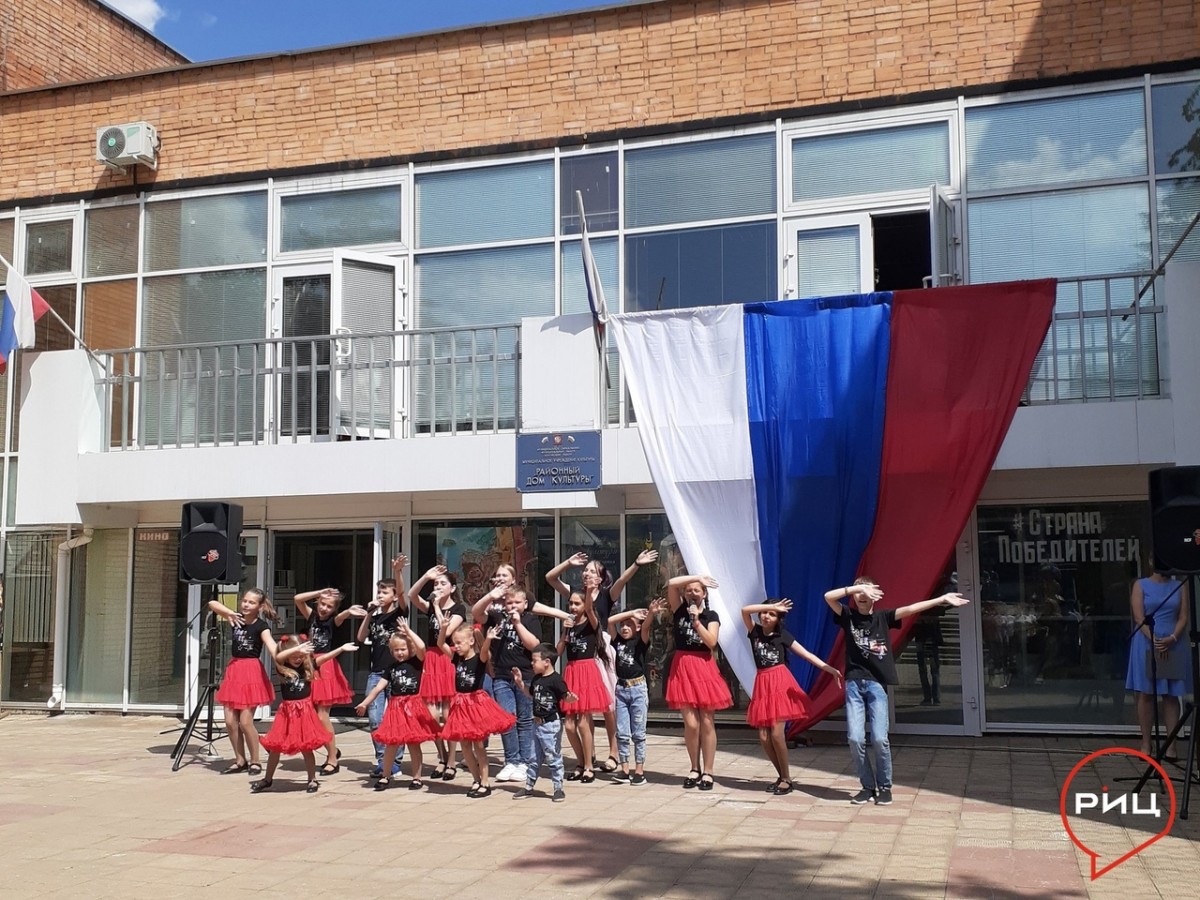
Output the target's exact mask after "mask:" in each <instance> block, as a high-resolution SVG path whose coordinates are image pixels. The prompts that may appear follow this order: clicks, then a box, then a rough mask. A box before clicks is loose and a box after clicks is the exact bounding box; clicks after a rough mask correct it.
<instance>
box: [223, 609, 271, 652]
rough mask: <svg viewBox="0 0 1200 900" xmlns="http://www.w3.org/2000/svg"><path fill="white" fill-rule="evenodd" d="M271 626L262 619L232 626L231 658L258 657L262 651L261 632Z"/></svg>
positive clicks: (268, 629)
mask: <svg viewBox="0 0 1200 900" xmlns="http://www.w3.org/2000/svg"><path fill="white" fill-rule="evenodd" d="M270 630H271V626H270V624H268V623H267V622H264V621H263V620H262V619H255V620H254V621H253V622H247V623H246V624H245V625H234V626H233V649H232V653H233V658H234V659H258V657H260V656H262V652H263V638H262V636H263V632H264V631H270Z"/></svg>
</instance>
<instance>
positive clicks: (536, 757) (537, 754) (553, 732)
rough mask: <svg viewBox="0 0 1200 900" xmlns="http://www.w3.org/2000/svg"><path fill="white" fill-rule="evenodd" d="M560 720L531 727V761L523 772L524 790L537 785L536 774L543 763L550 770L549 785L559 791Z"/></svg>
mask: <svg viewBox="0 0 1200 900" xmlns="http://www.w3.org/2000/svg"><path fill="white" fill-rule="evenodd" d="M562 736H563V722H562V719H555V720H554V721H553V722H543V723H542V724H541V725H534V726H533V761H532V762H530V764H529V768H528V769H526V770H525V790H527V791H532V790H533V786H534V785H535V784H537V780H538V772H539V771H540V770H541V768H542V764H543V763H545V764H546V765H547V766H548V767H549V769H550V783H551V784H552V785H554V790H556V791H561V790H562V786H563V758H562Z"/></svg>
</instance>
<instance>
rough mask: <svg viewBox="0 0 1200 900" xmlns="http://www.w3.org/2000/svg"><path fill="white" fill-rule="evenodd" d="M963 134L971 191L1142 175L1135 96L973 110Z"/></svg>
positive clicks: (1140, 112)
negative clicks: (964, 136) (965, 131)
mask: <svg viewBox="0 0 1200 900" xmlns="http://www.w3.org/2000/svg"><path fill="white" fill-rule="evenodd" d="M966 128H967V135H966V138H967V184H968V187H969V189H970V190H971V191H990V190H998V189H1001V188H1015V187H1035V186H1037V185H1052V184H1066V183H1070V182H1079V181H1097V180H1100V179H1107V178H1127V177H1135V176H1138V175H1145V174H1146V124H1145V110H1144V105H1143V94H1142V91H1140V90H1137V91H1123V92H1120V93H1111V94H1089V95H1086V96H1079V97H1064V98H1061V99H1054V100H1033V101H1027V102H1024V103H1005V104H1002V105H999V106H979V107H973V108H971V109H968V110H967V112H966Z"/></svg>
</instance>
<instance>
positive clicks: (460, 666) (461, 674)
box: [454, 653, 487, 694]
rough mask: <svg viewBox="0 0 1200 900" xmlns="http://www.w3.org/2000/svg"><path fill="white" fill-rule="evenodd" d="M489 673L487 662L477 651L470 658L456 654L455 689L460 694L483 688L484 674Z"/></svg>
mask: <svg viewBox="0 0 1200 900" xmlns="http://www.w3.org/2000/svg"><path fill="white" fill-rule="evenodd" d="M486 674H487V663H485V662H484V661H483V659H482V658H481V657H480V656H479V654H478V653H476V654H475V655H474V656H472V657H471V658H470V659H463V658H462V657H461V656H459V655H458V654H457V653H456V654H454V690H456V691H457V692H458V693H460V694H469V693H471V692H472V691H481V690H483V676H484V675H486Z"/></svg>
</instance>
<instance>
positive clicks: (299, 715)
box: [262, 697, 333, 755]
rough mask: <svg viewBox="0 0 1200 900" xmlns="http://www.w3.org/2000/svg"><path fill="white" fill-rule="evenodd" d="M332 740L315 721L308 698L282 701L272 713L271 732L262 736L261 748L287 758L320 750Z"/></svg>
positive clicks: (315, 715)
mask: <svg viewBox="0 0 1200 900" xmlns="http://www.w3.org/2000/svg"><path fill="white" fill-rule="evenodd" d="M331 737H333V735H331V734H330V733H329V732H328V731H326V730H325V726H324V725H322V724H321V720H320V719H319V718H318V717H317V708H316V707H315V706H313V702H312V698H311V697H309V698H307V699H305V700H284V701H283V702H282V703H280V704H279V709H277V710H275V722H274V723H273V724H272V725H271V730H270V731H268V732H267V733H266V734H264V735H263V736H262V745H263V746H264V747H266V748H267V749H268V750H270V751H271V752H272V753H279V754H283V755H287V754H290V753H303V752H304V751H305V750H316V749H317V748H318V747H324V746H325V745H326V744H328V743H329V739H330V738H331Z"/></svg>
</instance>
